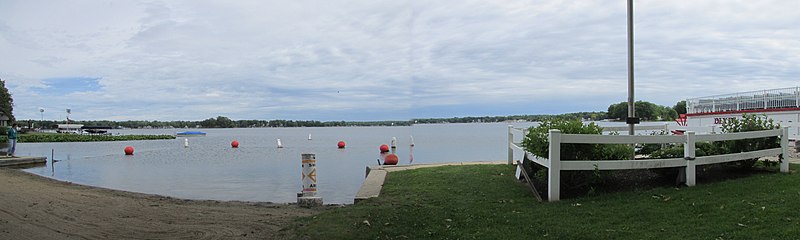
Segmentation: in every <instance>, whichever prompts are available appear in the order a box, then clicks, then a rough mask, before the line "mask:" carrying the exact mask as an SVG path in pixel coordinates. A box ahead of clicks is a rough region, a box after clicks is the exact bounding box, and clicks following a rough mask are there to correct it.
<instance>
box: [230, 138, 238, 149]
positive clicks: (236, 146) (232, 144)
mask: <svg viewBox="0 0 800 240" xmlns="http://www.w3.org/2000/svg"><path fill="white" fill-rule="evenodd" d="M231 147H232V148H238V147H239V141H236V140H233V142H231Z"/></svg>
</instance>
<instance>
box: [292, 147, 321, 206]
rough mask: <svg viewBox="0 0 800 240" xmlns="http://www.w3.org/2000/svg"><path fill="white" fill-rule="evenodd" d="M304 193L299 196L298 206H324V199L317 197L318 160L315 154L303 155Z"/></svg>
mask: <svg viewBox="0 0 800 240" xmlns="http://www.w3.org/2000/svg"><path fill="white" fill-rule="evenodd" d="M301 156H302V163H303V164H302V166H303V177H302V180H303V191H302V192H300V193H298V194H297V204H298V205H300V206H301V207H317V206H322V198H321V197H317V158H316V156H315V155H314V154H313V153H303V154H301Z"/></svg>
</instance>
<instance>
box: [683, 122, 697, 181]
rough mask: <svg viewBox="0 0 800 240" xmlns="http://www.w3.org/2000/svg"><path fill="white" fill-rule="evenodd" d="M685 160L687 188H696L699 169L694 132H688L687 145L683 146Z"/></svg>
mask: <svg viewBox="0 0 800 240" xmlns="http://www.w3.org/2000/svg"><path fill="white" fill-rule="evenodd" d="M683 159H686V186H690V187H691V186H694V185H695V184H697V171H696V169H697V167H696V164H695V161H694V159H695V140H694V131H688V132H686V144H684V145H683Z"/></svg>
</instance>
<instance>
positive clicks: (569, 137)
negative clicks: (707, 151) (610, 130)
mask: <svg viewBox="0 0 800 240" xmlns="http://www.w3.org/2000/svg"><path fill="white" fill-rule="evenodd" d="M514 132H521V133H522V136H523V138H524V136H525V133H526V132H527V129H520V128H514V127H512V126H508V163H509V164H512V163H514V150H515V149H518V150H522V152H523V153H524V154H525V155H526V156H527V157H528V159H530V160H531V161H533V162H534V163H536V164H539V165H541V166H544V167H546V168H547V169H548V172H547V176H548V179H547V192H548V194H547V195H548V198H549V201H558V200H559V196H560V192H559V188H560V183H561V171H562V170H563V171H569V170H623V169H650V168H669V167H684V168H686V169H685V170H686V171H685V172H686V185H687V186H694V185H695V184H696V179H697V178H696V177H697V176H696V171H695V169H696V166H698V165H705V164H714V163H724V162H733V161H740V160H745V159H752V158H759V157H767V156H779V157H780V159H779V160H780V171H781V172H784V173H786V172H789V161H787V160H785V158H787V157H788V156H789V155H788V154H789V153H788V144H789V137H788V136H789V128H788V127H784V128H782V129H775V130H766V131H753V132H741V133H728V134H695V132H691V131H690V132H686V134H685V135H683V136H680V135H634V136H630V135H589V134H562V133H561V131H559V130H556V129H551V130H550V133H549V136H548V140H549V142H550V146H549V154H550V156H548V158H542V157H539V156H535V155H533V154H531V153H529V152H527V151H525V149H524V148H523V147H522V144H521V142H514ZM775 136H777V137H779V138H780V141H781V147H780V148H773V149H764V150H757V151H750V152H742V153H731V154H722V155H713V156H704V157H696V156H695V143H696V142H714V141H727V140H740V139H751V138H763V137H775ZM562 143H581V144H637V143H642V144H645V143H656V144H658V143H661V144H665V143H682V144H684V148H683V158H669V159H648V160H582V161H573V160H566V161H562V160H561V156H560V155H561V144H562ZM517 168H518V169H517V171H518V172H519V171H520V170H521V168H522V164H518V165H517Z"/></svg>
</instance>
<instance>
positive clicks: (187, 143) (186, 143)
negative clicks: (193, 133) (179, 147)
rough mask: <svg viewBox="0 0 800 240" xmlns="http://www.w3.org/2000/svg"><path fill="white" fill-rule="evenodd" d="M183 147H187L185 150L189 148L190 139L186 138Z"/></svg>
mask: <svg viewBox="0 0 800 240" xmlns="http://www.w3.org/2000/svg"><path fill="white" fill-rule="evenodd" d="M183 147H185V148H188V147H189V139H188V138H184V139H183Z"/></svg>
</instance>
